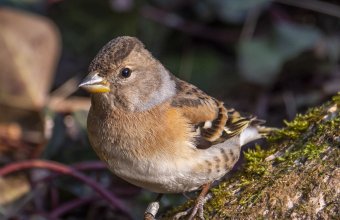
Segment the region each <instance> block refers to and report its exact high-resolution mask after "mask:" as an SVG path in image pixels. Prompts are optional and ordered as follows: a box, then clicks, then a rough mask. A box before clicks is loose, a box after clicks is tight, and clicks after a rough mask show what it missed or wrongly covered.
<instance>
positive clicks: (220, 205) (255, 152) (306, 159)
mask: <svg viewBox="0 0 340 220" xmlns="http://www.w3.org/2000/svg"><path fill="white" fill-rule="evenodd" d="M285 123H286V127H285V128H283V129H279V130H275V131H274V132H272V133H271V134H269V135H268V137H267V145H268V146H266V147H263V146H260V145H257V146H256V148H255V149H251V150H247V151H245V152H244V156H245V163H244V164H243V166H242V167H241V168H239V169H238V170H237V171H236V172H233V173H232V174H230V175H228V176H227V177H226V179H225V180H222V181H221V182H220V183H219V184H218V185H217V186H216V187H214V188H212V189H211V195H212V198H211V199H210V200H209V201H208V202H207V203H206V204H205V208H204V216H205V218H206V219H339V216H340V210H339V207H340V196H339V195H340V194H339V193H340V169H339V162H340V149H339V146H340V93H338V94H337V95H336V96H334V97H333V99H332V100H331V101H329V102H328V103H326V104H324V105H322V106H321V107H316V108H312V109H310V110H309V111H308V112H307V113H306V114H304V115H297V116H296V118H295V119H294V120H293V121H291V122H285ZM192 204H193V200H191V201H188V202H187V203H186V204H184V205H183V206H180V207H177V208H175V209H173V210H171V211H170V212H168V213H167V214H166V216H173V214H174V213H176V212H179V211H183V210H185V209H186V208H188V207H190V206H191V205H192ZM164 219H167V217H164Z"/></svg>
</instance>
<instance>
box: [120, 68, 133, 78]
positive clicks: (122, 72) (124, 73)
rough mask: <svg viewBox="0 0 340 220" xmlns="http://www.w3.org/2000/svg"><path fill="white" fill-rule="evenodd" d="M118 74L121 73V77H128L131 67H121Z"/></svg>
mask: <svg viewBox="0 0 340 220" xmlns="http://www.w3.org/2000/svg"><path fill="white" fill-rule="evenodd" d="M120 74H121V75H122V77H124V78H128V77H130V76H131V69H129V68H124V69H122V71H121V72H120Z"/></svg>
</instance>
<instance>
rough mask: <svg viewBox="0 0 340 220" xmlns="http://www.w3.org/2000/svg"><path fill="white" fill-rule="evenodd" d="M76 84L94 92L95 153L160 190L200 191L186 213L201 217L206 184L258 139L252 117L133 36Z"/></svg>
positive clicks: (118, 171)
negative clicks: (186, 77) (189, 79)
mask: <svg viewBox="0 0 340 220" xmlns="http://www.w3.org/2000/svg"><path fill="white" fill-rule="evenodd" d="M79 87H80V88H83V89H85V90H87V91H88V92H89V93H90V94H91V107H90V110H89V113H88V118H87V130H88V137H89V141H90V144H91V146H92V148H93V149H94V151H95V152H96V154H97V155H98V157H99V158H100V159H101V160H103V161H104V162H105V163H106V165H107V167H108V168H109V169H110V171H112V173H113V174H115V175H116V176H118V177H120V178H122V179H123V180H125V181H127V182H129V183H131V184H133V185H136V186H138V187H141V188H144V189H146V190H149V191H152V192H156V193H159V194H160V195H163V194H169V193H185V192H191V191H196V190H202V191H201V193H200V194H199V196H198V197H197V199H196V202H195V205H194V207H193V208H192V209H191V210H190V212H188V213H186V214H188V215H190V216H189V217H188V219H194V218H195V217H200V218H203V204H204V198H205V196H206V195H207V193H208V190H209V188H210V186H211V184H212V183H213V182H214V181H216V180H219V179H220V178H222V177H223V176H224V175H225V174H226V173H228V172H230V170H231V169H232V168H233V166H234V164H235V163H236V162H237V160H238V159H239V156H240V152H241V147H242V146H243V145H244V144H246V143H247V142H250V141H252V140H254V139H256V138H258V132H257V131H256V129H254V124H256V123H255V122H256V117H245V116H241V114H240V113H238V112H237V111H236V110H234V109H232V108H227V107H225V105H224V103H223V102H222V101H219V100H217V99H215V98H213V97H211V96H209V95H207V94H206V93H205V92H203V91H202V90H201V89H199V88H197V87H196V86H194V85H192V84H190V83H188V82H186V81H183V80H181V79H179V78H177V77H176V76H175V75H173V74H172V73H171V72H170V71H169V70H168V69H167V68H166V67H164V66H163V65H162V63H161V62H160V61H159V60H158V59H156V58H155V57H154V56H153V55H152V54H151V52H149V51H148V50H147V49H146V48H145V46H144V44H143V43H142V42H141V41H140V40H139V39H138V38H136V37H130V36H120V37H116V38H114V39H112V40H111V41H109V42H108V43H107V44H106V45H105V46H104V47H103V48H102V49H101V50H100V51H99V52H98V54H97V55H96V56H95V57H94V59H93V60H92V62H91V63H90V65H89V73H88V75H87V76H86V77H85V78H84V79H83V81H82V82H81V83H80V85H79ZM158 207H159V204H158V201H156V202H154V203H151V204H150V205H149V207H148V208H147V210H146V212H145V218H146V216H148V218H149V217H151V219H154V218H156V214H157V210H158ZM197 215H198V216H197Z"/></svg>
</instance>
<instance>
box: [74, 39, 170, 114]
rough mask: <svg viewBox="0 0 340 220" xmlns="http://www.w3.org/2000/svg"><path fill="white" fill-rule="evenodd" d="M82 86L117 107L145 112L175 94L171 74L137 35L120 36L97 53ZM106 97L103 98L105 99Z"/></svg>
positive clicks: (93, 97)
mask: <svg viewBox="0 0 340 220" xmlns="http://www.w3.org/2000/svg"><path fill="white" fill-rule="evenodd" d="M89 72H90V73H89V74H88V76H87V77H86V78H85V79H84V80H83V81H82V82H81V84H80V85H79V87H81V88H83V89H85V90H87V91H88V92H90V93H91V94H93V95H92V100H95V99H101V100H104V101H106V102H107V103H109V104H110V105H111V107H115V108H123V109H124V110H128V111H145V110H148V109H150V108H152V107H154V106H155V105H158V104H160V103H162V102H164V101H165V100H167V99H168V98H170V97H172V96H173V95H174V94H175V90H176V88H175V87H176V86H175V82H174V81H173V80H172V79H171V75H170V73H169V72H168V71H167V70H166V69H165V68H164V67H163V65H162V64H161V63H160V62H159V61H158V60H157V59H155V58H154V57H153V56H152V55H151V53H150V52H149V51H148V50H147V49H145V48H144V45H143V43H142V42H140V41H139V40H138V39H137V38H135V37H128V36H123V37H117V38H115V39H113V40H111V41H110V42H108V43H107V44H106V45H105V46H104V47H103V48H102V49H101V50H100V51H99V53H98V54H97V55H96V57H95V58H94V59H93V61H92V62H91V64H90V67H89ZM103 98H104V99H103Z"/></svg>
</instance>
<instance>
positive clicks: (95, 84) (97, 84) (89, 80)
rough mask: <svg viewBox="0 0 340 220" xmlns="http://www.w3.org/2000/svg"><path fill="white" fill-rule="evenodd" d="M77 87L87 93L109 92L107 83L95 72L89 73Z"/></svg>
mask: <svg viewBox="0 0 340 220" xmlns="http://www.w3.org/2000/svg"><path fill="white" fill-rule="evenodd" d="M79 87H80V88H82V89H85V90H86V91H88V92H89V93H103V92H110V85H109V82H108V81H107V80H106V79H104V78H103V77H101V76H99V75H98V73H97V72H91V73H89V75H88V76H86V77H85V79H84V80H83V81H82V82H81V83H80V84H79Z"/></svg>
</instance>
